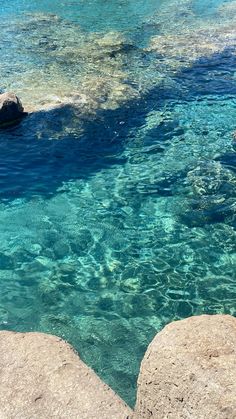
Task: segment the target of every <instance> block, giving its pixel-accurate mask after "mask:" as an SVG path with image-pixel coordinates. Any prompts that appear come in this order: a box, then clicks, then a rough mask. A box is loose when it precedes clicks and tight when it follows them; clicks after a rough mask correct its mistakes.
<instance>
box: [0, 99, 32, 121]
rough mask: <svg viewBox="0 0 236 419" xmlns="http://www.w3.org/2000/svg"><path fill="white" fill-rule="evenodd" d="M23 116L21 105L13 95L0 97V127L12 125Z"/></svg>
mask: <svg viewBox="0 0 236 419" xmlns="http://www.w3.org/2000/svg"><path fill="white" fill-rule="evenodd" d="M25 115H26V114H25V112H24V108H23V106H22V103H21V101H20V99H19V98H18V97H17V96H16V95H15V94H14V93H3V94H1V95H0V126H1V125H6V124H7V125H8V124H10V123H13V122H15V121H17V120H18V119H20V118H22V117H23V116H25Z"/></svg>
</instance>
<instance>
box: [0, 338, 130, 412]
mask: <svg viewBox="0 0 236 419" xmlns="http://www.w3.org/2000/svg"><path fill="white" fill-rule="evenodd" d="M0 377H1V379H0V418H4V419H13V418H22V419H49V418H57V419H63V418H64V419H68V418H70V419H93V418H94V419H95V418H96V419H128V418H130V417H131V413H132V411H131V409H129V407H127V405H126V404H125V403H124V402H123V401H122V400H121V399H120V398H119V397H118V396H117V395H116V394H115V393H114V392H113V390H111V389H110V388H109V387H108V386H107V385H106V384H104V383H103V382H102V381H101V380H100V379H99V378H98V377H97V375H96V374H95V373H94V372H93V371H92V370H91V369H90V368H88V367H87V366H86V365H85V364H84V363H83V362H82V361H81V360H80V359H79V357H78V356H77V355H76V354H75V353H74V352H73V350H72V348H71V347H70V346H69V345H68V344H67V343H66V342H64V341H63V340H62V339H60V338H57V337H55V336H51V335H45V334H42V333H14V332H0Z"/></svg>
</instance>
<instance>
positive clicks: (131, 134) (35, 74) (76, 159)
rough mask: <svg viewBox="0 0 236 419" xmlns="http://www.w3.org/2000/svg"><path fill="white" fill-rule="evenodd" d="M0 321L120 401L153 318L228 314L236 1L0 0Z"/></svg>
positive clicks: (128, 395)
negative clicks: (0, 93) (12, 97)
mask: <svg viewBox="0 0 236 419" xmlns="http://www.w3.org/2000/svg"><path fill="white" fill-rule="evenodd" d="M0 15H1V18H2V38H1V42H0V47H1V53H2V60H1V63H0V69H1V88H2V90H13V91H15V92H17V93H18V94H19V95H20V96H21V97H22V100H23V102H24V104H25V106H26V108H27V109H29V110H32V111H34V112H33V113H32V114H30V116H29V117H28V118H27V119H25V120H24V121H23V122H22V123H21V124H20V125H18V126H15V127H11V128H9V129H7V130H1V132H0V151H1V152H0V156H1V157H0V158H1V164H0V199H1V201H0V234H1V242H0V324H1V328H2V329H10V330H18V331H32V330H34V331H35V330H37V331H42V332H49V333H54V334H57V335H59V336H62V337H63V338H65V339H67V340H68V341H69V342H70V343H72V345H73V346H74V347H75V348H76V349H77V351H78V352H79V354H80V355H81V357H82V358H83V360H84V361H85V362H86V363H87V364H88V365H90V366H91V367H93V368H94V369H95V370H96V371H97V372H98V374H99V375H100V377H102V379H104V380H105V381H106V382H107V383H108V384H109V385H111V386H112V388H114V389H115V390H116V391H117V392H118V393H119V394H120V395H121V396H122V397H123V398H124V399H125V400H126V401H127V402H128V403H129V404H130V405H133V403H134V400H135V387H136V378H137V374H138V370H139V365H140V361H141V359H142V356H143V354H144V352H145V350H146V348H147V345H148V343H149V342H150V340H151V339H152V338H153V336H154V335H155V333H156V332H157V331H159V330H160V329H161V328H162V327H163V326H164V325H165V324H166V323H168V322H170V321H173V320H177V319H182V318H185V317H188V316H191V315H197V314H203V313H209V314H215V313H229V314H232V315H235V297H236V287H235V279H236V278H235V261H236V256H235V213H236V205H235V195H236V192H235V185H236V166H235V163H236V157H235V147H236V146H235V140H234V135H233V133H234V131H235V129H236V126H235V109H236V99H235V93H236V83H235V74H236V57H235V39H236V34H235V29H234V28H235V23H236V2H235V1H228V2H223V1H219V0H214V1H211V2H207V5H206V2H203V1H200V0H198V1H197V0H195V1H188V0H182V1H181V2H180V1H175V0H166V1H164V0H163V1H159V2H157V1H152V0H150V1H143V0H138V1H135V2H134V1H133V0H129V1H125V2H124V1H121V0H120V1H109V2H108V1H105V0H93V1H92V0H91V1H90V2H88V1H83V0H81V1H77V0H76V1H75V0H74V1H70V2H64V3H62V2H61V1H60V2H59V1H57V0H50V1H48V0H47V1H34V2H33V3H32V2H29V1H28V0H18V1H15V2H14V4H13V3H12V2H9V1H5V0H3V1H2V2H1V6H0Z"/></svg>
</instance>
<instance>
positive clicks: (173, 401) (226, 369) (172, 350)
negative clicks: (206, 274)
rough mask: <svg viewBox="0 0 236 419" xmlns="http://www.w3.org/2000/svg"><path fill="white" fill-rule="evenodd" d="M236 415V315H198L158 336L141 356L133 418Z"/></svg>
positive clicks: (214, 418)
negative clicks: (142, 356) (142, 357)
mask: <svg viewBox="0 0 236 419" xmlns="http://www.w3.org/2000/svg"><path fill="white" fill-rule="evenodd" d="M235 417H236V319H235V318H234V317H231V316H225V315H215V316H207V315H204V316H197V317H190V318H188V319H185V320H181V321H177V322H173V323H171V324H169V325H168V326H166V327H165V328H164V329H163V330H162V331H161V332H160V333H158V334H157V335H156V337H155V338H154V340H153V341H152V343H151V344H150V345H149V348H148V350H147V352H146V354H145V356H144V359H143V361H142V365H141V369H140V374H139V379H138V393H137V403H136V409H135V415H134V418H135V419H140V418H142V419H149V418H160V419H161V418H169V419H176V418H183V419H187V418H193V419H195V418H196V419H197V418H198V419H200V418H202V419H204V418H208V419H217V418H218V419H234V418H235Z"/></svg>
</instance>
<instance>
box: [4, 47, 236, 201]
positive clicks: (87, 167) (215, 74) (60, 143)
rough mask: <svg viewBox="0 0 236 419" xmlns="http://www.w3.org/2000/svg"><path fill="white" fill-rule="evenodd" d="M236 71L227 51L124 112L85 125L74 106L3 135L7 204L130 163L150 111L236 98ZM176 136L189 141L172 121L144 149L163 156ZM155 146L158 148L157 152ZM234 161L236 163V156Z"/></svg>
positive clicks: (186, 70) (150, 134)
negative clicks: (128, 152)
mask: <svg viewBox="0 0 236 419" xmlns="http://www.w3.org/2000/svg"><path fill="white" fill-rule="evenodd" d="M235 68H236V57H235V55H234V54H233V51H232V50H231V49H228V48H226V49H225V50H224V51H223V52H221V53H217V54H213V55H212V56H211V57H208V58H206V57H203V58H200V59H199V60H197V61H196V62H194V63H193V64H192V65H191V67H189V68H184V69H182V70H180V71H179V72H178V73H177V74H175V76H174V77H173V80H174V83H175V88H174V89H173V87H172V86H170V87H169V86H168V85H167V86H166V85H159V86H157V87H154V88H153V89H151V90H149V91H148V92H147V93H146V94H144V95H142V97H141V98H140V99H138V100H137V99H136V100H132V101H129V102H127V103H126V104H125V105H123V106H122V107H120V108H119V109H116V110H100V111H98V112H97V116H96V118H91V119H89V118H86V119H84V120H83V118H82V122H81V118H80V116H79V115H78V112H77V111H76V110H75V109H74V108H73V106H69V105H65V106H63V107H61V108H58V109H53V110H49V111H41V112H38V113H35V114H32V115H31V116H29V117H28V118H26V119H25V120H24V121H22V123H21V124H20V125H18V126H15V127H12V128H8V129H5V130H1V131H0V139H1V140H0V155H1V168H0V197H1V199H2V200H3V201H11V200H13V199H16V198H19V197H24V198H27V199H29V198H31V197H32V196H35V195H42V196H44V197H50V196H52V195H53V194H55V193H56V190H57V188H58V187H60V186H61V185H62V183H63V182H66V181H69V180H72V179H84V178H88V177H89V176H91V175H92V174H93V173H95V172H97V171H99V170H102V169H104V168H106V167H109V166H111V165H120V164H124V163H125V161H126V158H127V157H126V156H125V155H124V153H123V152H124V150H125V147H126V143H127V141H128V140H127V138H128V135H129V133H130V131H131V129H132V128H138V127H142V126H143V125H144V124H145V118H146V117H147V114H148V113H149V112H150V111H153V110H158V111H162V110H164V107H165V106H166V104H167V103H168V107H169V109H171V108H173V107H174V106H175V104H176V103H180V102H183V103H188V102H191V101H193V100H196V99H198V100H201V98H202V97H204V96H205V95H208V96H212V97H213V98H214V96H215V95H217V96H219V95H232V96H233V95H235V94H236V83H235V80H234V79H233V73H234V71H235ZM81 124H82V131H81ZM173 135H175V136H179V137H180V139H181V140H183V138H184V132H183V130H181V129H180V128H179V127H178V122H177V126H176V122H174V121H170V120H168V121H165V122H162V123H160V124H159V125H158V127H156V128H154V129H149V131H148V135H147V136H146V137H144V139H143V143H142V145H143V146H150V147H149V148H147V152H148V153H152V152H159V153H161V152H162V151H164V150H165V148H166V147H167V146H168V144H169V142H170V141H171V139H172V137H173ZM152 141H154V142H155V144H156V145H155V147H153V149H152ZM157 143H158V144H157ZM122 153H123V154H122ZM232 154H233V153H232ZM231 157H232V159H231V160H232V164H235V157H234V156H231ZM224 161H225V158H224V157H222V163H223V164H224ZM227 161H228V160H227ZM227 164H228V163H227Z"/></svg>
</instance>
